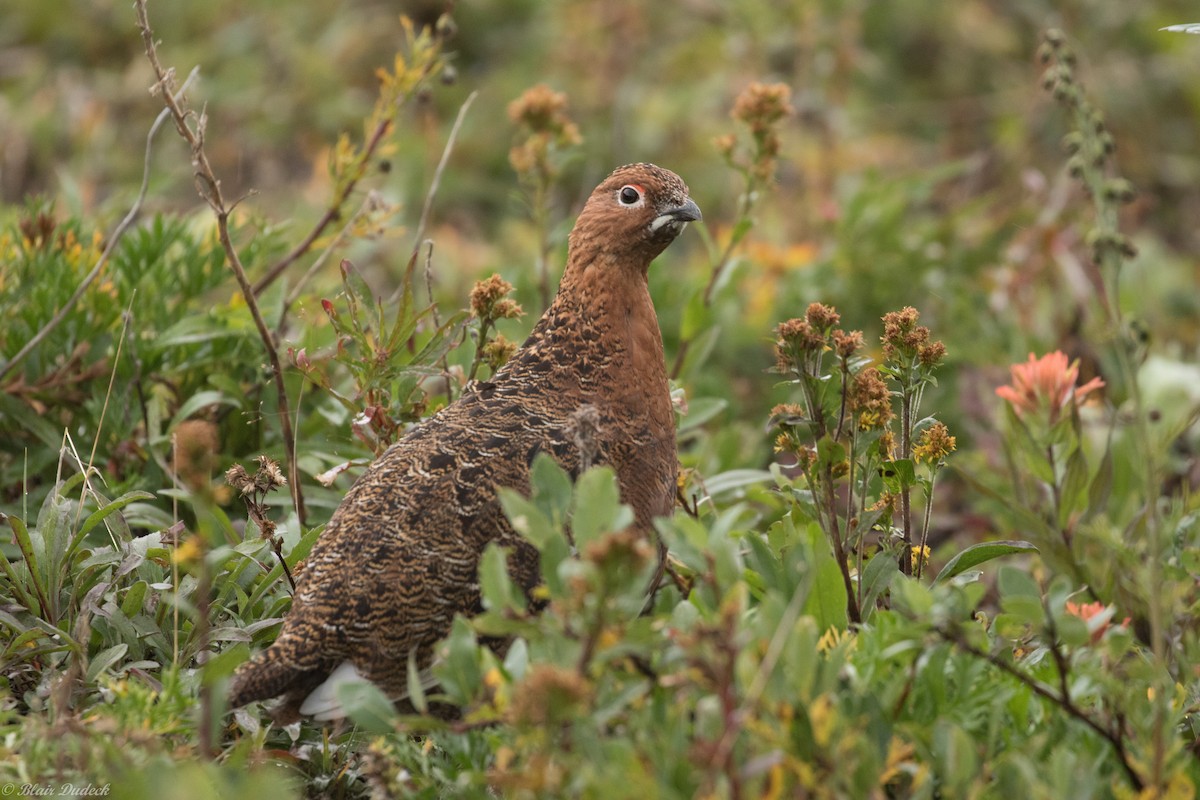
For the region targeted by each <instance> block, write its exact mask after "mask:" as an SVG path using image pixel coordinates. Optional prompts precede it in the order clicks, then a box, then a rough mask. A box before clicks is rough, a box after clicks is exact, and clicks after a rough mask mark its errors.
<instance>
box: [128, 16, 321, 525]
mask: <svg viewBox="0 0 1200 800" xmlns="http://www.w3.org/2000/svg"><path fill="white" fill-rule="evenodd" d="M134 10H135V13H136V15H137V25H138V29H139V30H140V31H141V34H142V42H143V44H144V45H145V49H146V58H147V59H148V60H149V61H150V65H151V67H152V68H153V69H154V74H155V78H156V82H155V88H157V89H158V90H159V91H160V92H161V95H162V98H163V102H164V103H165V104H166V107H167V110H168V111H170V115H171V118H172V119H173V120H174V121H175V129H176V130H177V131H178V132H179V135H180V136H181V137H182V138H183V139H184V140H185V141H186V142H187V143H188V147H189V149H190V150H191V154H192V165H193V167H194V169H195V172H194V177H195V179H196V186H197V190H198V191H199V193H200V196H201V197H202V198H204V200H205V202H207V203H208V205H209V207H210V208H211V209H212V211H213V214H214V215H215V216H216V218H217V235H218V237H219V239H220V242H221V247H222V249H223V250H224V251H225V257H226V261H227V262H228V263H229V267H230V269H231V270H232V271H233V274H234V277H235V278H236V279H237V283H238V286H239V288H240V289H241V292H242V297H243V298H244V299H245V301H246V307H247V309H249V311H250V316H251V317H252V318H253V320H254V326H255V328H257V329H258V335H259V338H261V339H262V342H263V346H264V349H265V350H266V353H267V358H268V359H269V361H270V363H271V371H272V377H273V378H274V382H275V389H276V394H277V402H278V407H279V425H280V431H281V434H282V437H283V446H284V453H285V457H286V460H287V465H288V481H289V484H290V488H291V493H292V504H293V506H294V508H295V510H296V516H297V518H298V519H299V521H300V524H301V525H305V524H306V517H307V514H306V512H305V508H304V494H303V492H302V491H301V489H300V481H299V469H298V468H297V466H296V439H295V436H294V435H293V433H292V419H291V413H290V410H289V408H288V398H287V386H286V385H285V384H284V379H283V365H282V364H281V363H280V361H279V352H278V349H277V348H276V346H275V339H274V337H273V336H272V334H271V331H270V329H269V328H268V327H267V323H266V320H264V319H263V316H262V312H261V310H260V309H259V307H258V302H257V299H256V295H255V292H254V289H253V287H252V286H251V285H250V279H249V277H248V276H247V275H246V269H245V267H243V266H242V262H241V258H240V257H239V256H238V252H237V249H236V248H235V247H234V246H233V240H232V238H231V237H230V233H229V215H230V214H231V213H232V211H233V208H234V207H235V206H236V205H237V204H236V203H234V204H233V205H228V204H227V203H226V201H225V198H224V195H223V194H222V192H221V182H220V181H219V180H217V177H216V174H215V173H214V172H213V169H212V165H211V164H210V163H209V161H208V154H207V152H205V149H204V130H205V127H206V126H207V116H206V115H205V113H204V112H203V111H202V112H201V113H200V115H199V116H198V117H195V120H196V124H195V128H193V127H192V125H191V124H189V118H191V117H193V115H192V113H191V112H189V111H186V110H185V109H184V108H183V105H182V102H183V101H182V92H181V93H180V97H177V96H176V95H175V94H174V93H172V91H171V84H172V83H173V80H174V79H173V73H172V72H171V71H168V70H166V69H165V68H164V67H163V66H162V64H161V62H160V61H159V59H158V51H157V45H156V43H155V41H154V33H153V31H152V30H151V28H150V20H149V18H148V17H147V14H146V0H135V2H134ZM312 238H314V239H315V238H316V237H315V236H314V237H312Z"/></svg>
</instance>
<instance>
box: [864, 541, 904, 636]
mask: <svg viewBox="0 0 1200 800" xmlns="http://www.w3.org/2000/svg"><path fill="white" fill-rule="evenodd" d="M899 574H900V565H899V564H897V563H896V556H895V554H894V553H889V552H888V551H886V550H880V551H879V552H878V553H876V554H875V555H873V556H871V560H870V561H868V562H867V565H866V566H865V567H863V574H862V577H861V579H860V580H862V584H863V607H862V609H861V611H862V616H863V621H864V622H866V620H867V618H868V617H870V615H871V612H872V611H874V610H875V600H876V599H877V598H878V597H879V595H881V594H882V593H883V592H885V591H886V590H887V588H888V586H890V585H891V583H892V579H893V578H895V577H896V576H897V575H899Z"/></svg>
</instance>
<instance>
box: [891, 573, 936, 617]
mask: <svg viewBox="0 0 1200 800" xmlns="http://www.w3.org/2000/svg"><path fill="white" fill-rule="evenodd" d="M898 571H899V570H898V569H897V572H898ZM892 600H893V601H894V602H895V603H896V605H897V606H899V607H900V608H902V609H904V610H905V611H906V612H907V613H908V615H909V616H910V617H912V618H913V619H918V620H927V619H929V617H930V615H931V613H932V611H933V592H931V591H929V587H928V586H926V585H925V584H923V583H921V582H920V581H918V580H917V579H916V578H909V577H906V576H901V577H896V578H893V579H892Z"/></svg>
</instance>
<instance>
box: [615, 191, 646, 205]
mask: <svg viewBox="0 0 1200 800" xmlns="http://www.w3.org/2000/svg"><path fill="white" fill-rule="evenodd" d="M641 199H642V193H641V192H640V191H638V189H637V187H636V186H622V187H621V191H620V192H618V193H617V200H618V201H619V202H620V203H621V205H623V206H633V205H637V204H638V202H639V201H640V200H641Z"/></svg>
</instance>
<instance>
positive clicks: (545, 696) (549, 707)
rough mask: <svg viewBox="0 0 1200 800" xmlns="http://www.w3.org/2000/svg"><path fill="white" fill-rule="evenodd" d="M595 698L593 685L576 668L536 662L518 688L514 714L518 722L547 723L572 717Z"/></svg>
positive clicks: (513, 707)
mask: <svg viewBox="0 0 1200 800" xmlns="http://www.w3.org/2000/svg"><path fill="white" fill-rule="evenodd" d="M590 697H591V687H590V686H589V685H588V682H587V681H586V680H585V679H584V678H583V676H582V675H580V674H579V673H578V672H576V671H575V670H571V669H565V668H563V667H558V666H555V665H553V664H535V665H533V666H532V667H531V668H530V669H529V672H528V674H527V675H526V676H525V679H524V680H522V681H521V682H520V683H519V684H518V685H517V687H516V693H515V697H514V698H513V704H512V717H513V720H514V721H515V722H516V723H517V724H524V725H547V724H550V723H557V722H562V721H565V720H568V719H570V718H571V717H572V716H573V715H574V714H576V713H578V709H579V707H580V706H583V705H585V704H586V703H587V702H588V701H589V699H590Z"/></svg>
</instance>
